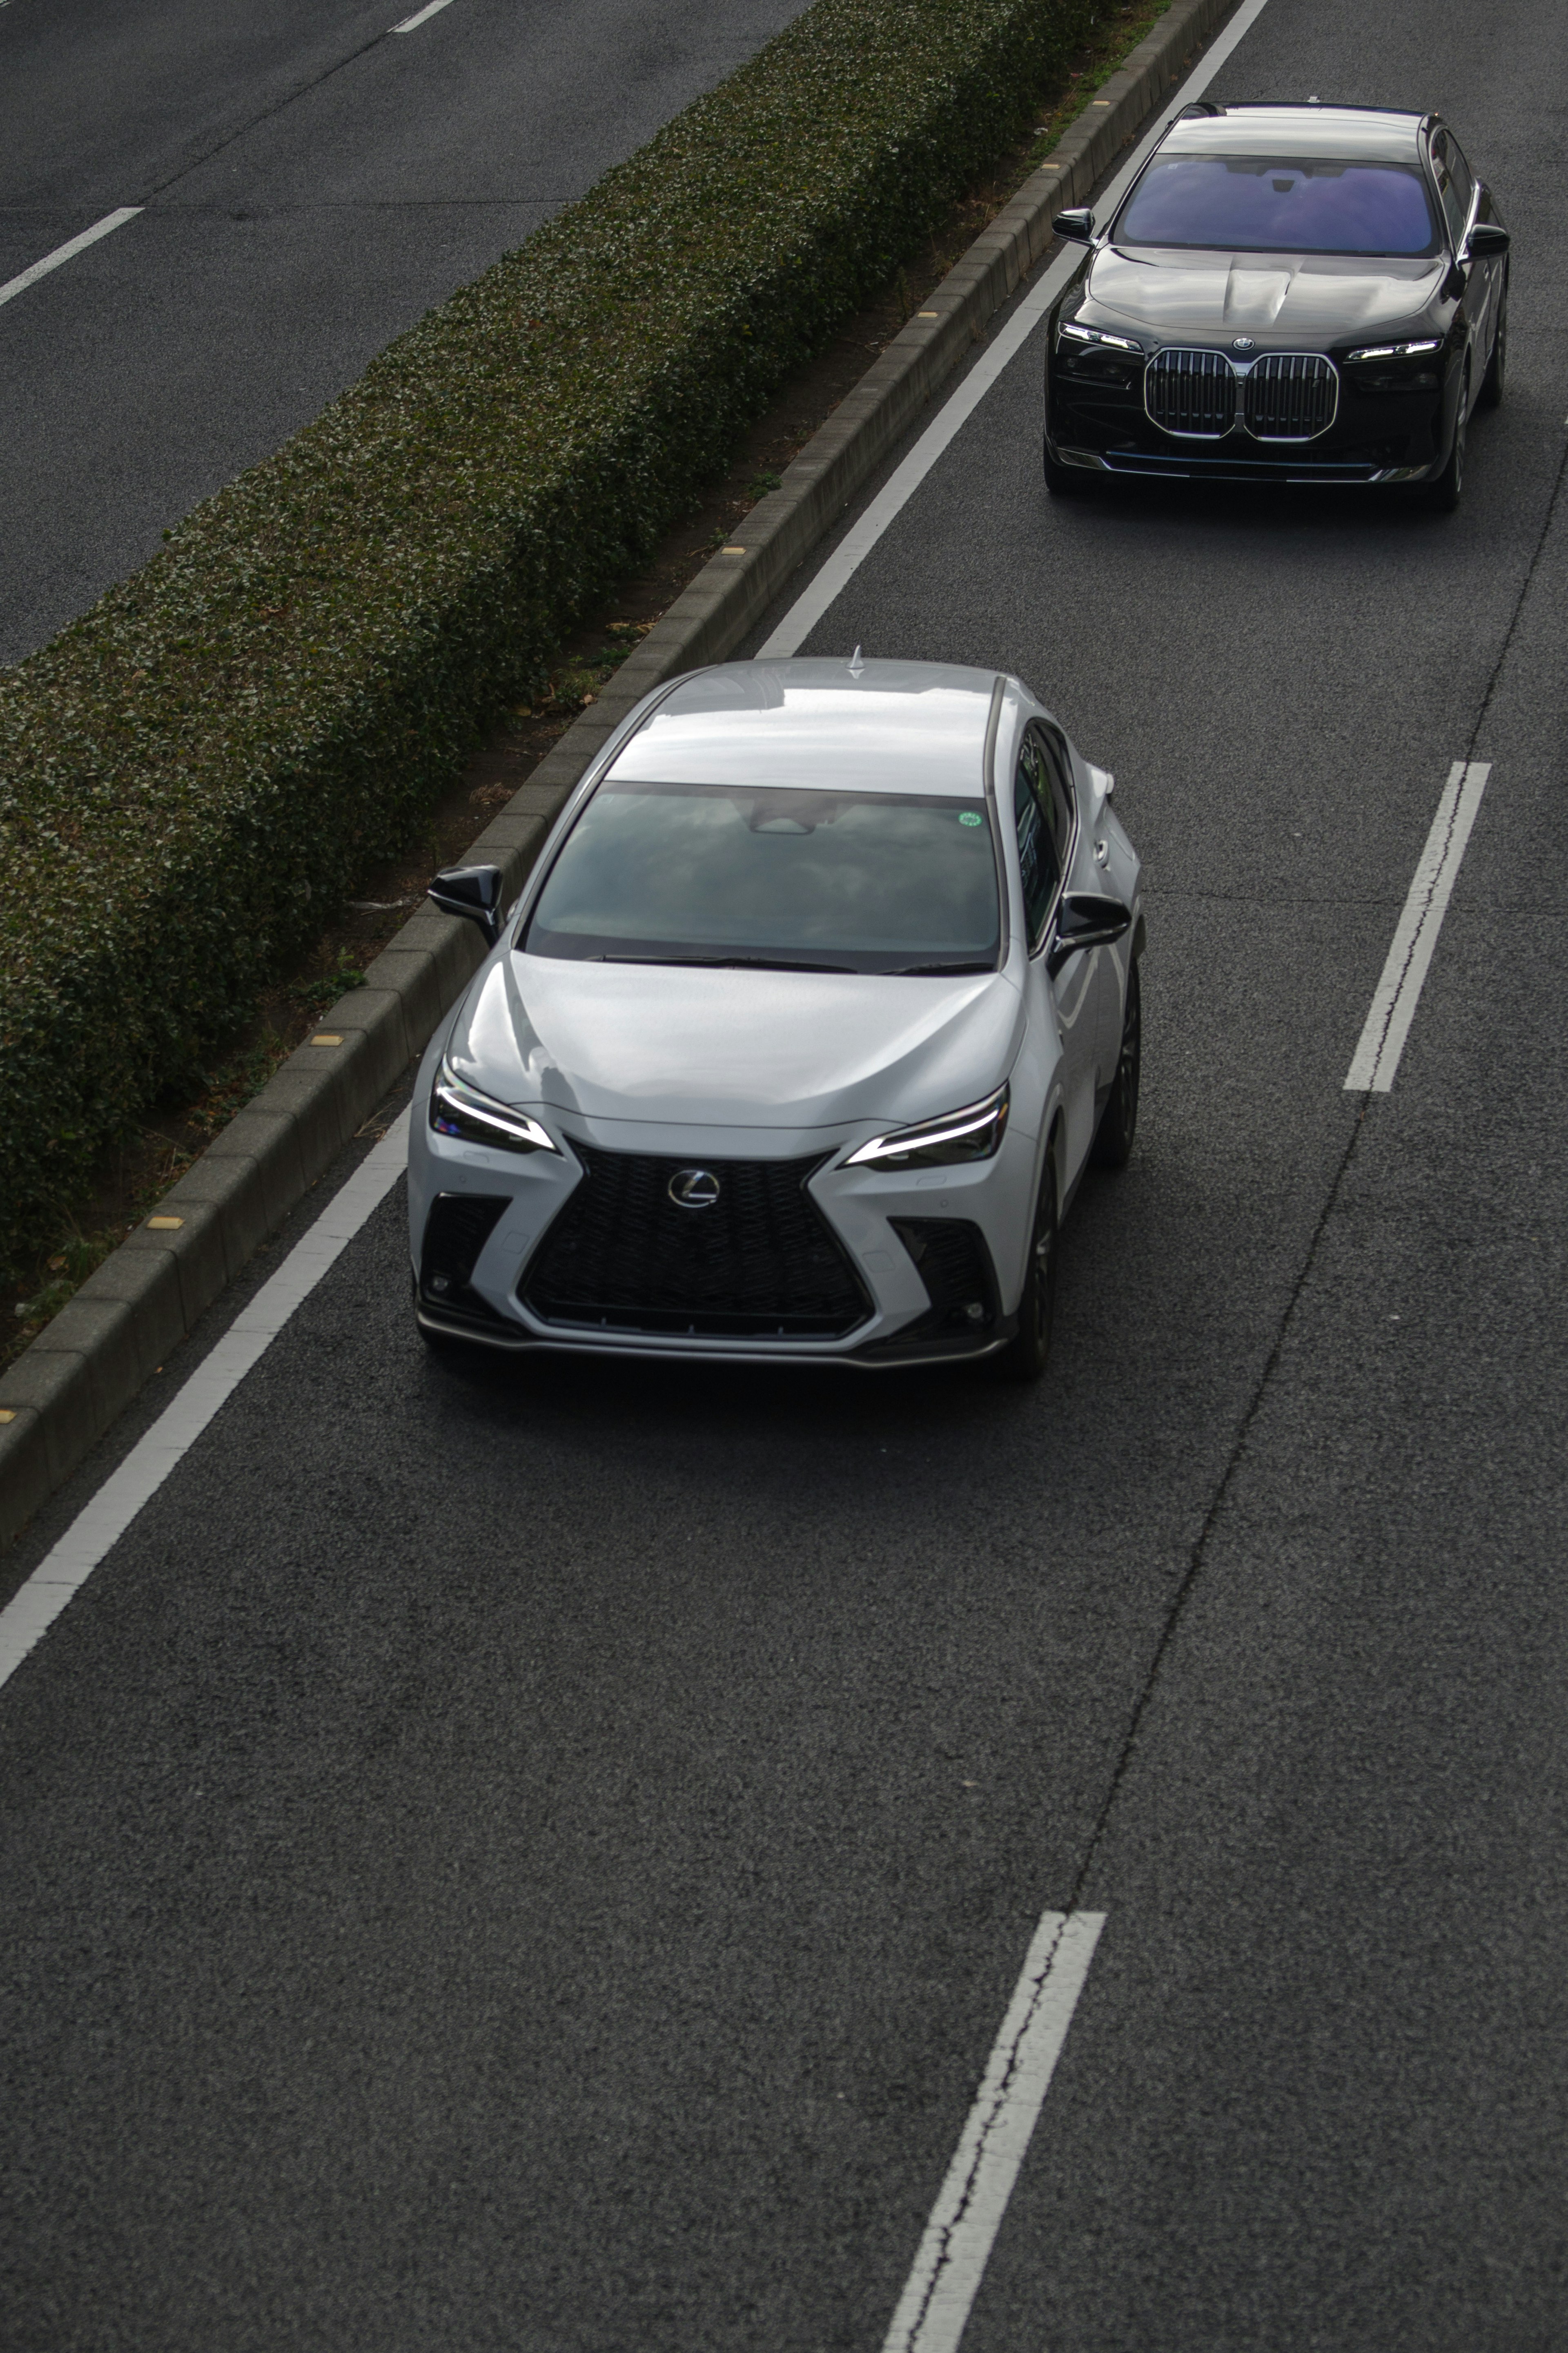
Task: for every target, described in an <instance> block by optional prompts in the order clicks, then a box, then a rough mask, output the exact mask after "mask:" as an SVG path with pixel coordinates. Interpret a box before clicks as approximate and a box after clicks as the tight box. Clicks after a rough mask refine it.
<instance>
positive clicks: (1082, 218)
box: [1051, 205, 1094, 245]
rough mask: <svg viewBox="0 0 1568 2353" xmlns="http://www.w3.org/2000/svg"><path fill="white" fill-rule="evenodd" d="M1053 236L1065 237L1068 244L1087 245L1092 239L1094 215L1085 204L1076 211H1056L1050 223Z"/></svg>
mask: <svg viewBox="0 0 1568 2353" xmlns="http://www.w3.org/2000/svg"><path fill="white" fill-rule="evenodd" d="M1051 235H1052V236H1053V237H1066V238H1067V240H1068V244H1069V245H1089V244H1092V242H1093V240H1094V215H1093V214H1092V213H1091V212H1090V211H1089V206H1087V205H1079V206H1078V208H1077V210H1076V211H1074V212H1070V213H1058V215H1057V216H1056V218H1055V220H1054V221H1053V222H1052V223H1051Z"/></svg>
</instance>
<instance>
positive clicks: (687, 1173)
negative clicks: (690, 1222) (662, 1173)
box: [668, 1168, 719, 1209]
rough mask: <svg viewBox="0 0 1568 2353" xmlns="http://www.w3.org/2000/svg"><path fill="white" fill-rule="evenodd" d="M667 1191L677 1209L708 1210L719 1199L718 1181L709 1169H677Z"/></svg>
mask: <svg viewBox="0 0 1568 2353" xmlns="http://www.w3.org/2000/svg"><path fill="white" fill-rule="evenodd" d="M668 1190H669V1198H670V1199H671V1200H672V1201H673V1202H674V1203H675V1206H676V1208H678V1209H710V1208H712V1207H713V1204H714V1202H715V1201H716V1200H717V1199H718V1198H719V1179H718V1178H717V1176H714V1174H713V1171H712V1170H711V1168H678V1169H677V1170H676V1172H675V1174H674V1176H672V1177H671V1178H670V1180H669V1187H668Z"/></svg>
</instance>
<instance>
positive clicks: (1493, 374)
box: [1476, 278, 1508, 408]
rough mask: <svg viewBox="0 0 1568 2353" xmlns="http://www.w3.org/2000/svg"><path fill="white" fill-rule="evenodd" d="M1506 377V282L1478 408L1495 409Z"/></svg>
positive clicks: (1477, 401)
mask: <svg viewBox="0 0 1568 2353" xmlns="http://www.w3.org/2000/svg"><path fill="white" fill-rule="evenodd" d="M1507 376H1508V280H1507V279H1506V278H1505V279H1504V280H1503V288H1502V301H1501V302H1500V304H1499V306H1498V314H1497V332H1496V334H1495V335H1494V336H1493V337H1492V355H1491V357H1490V359H1489V361H1488V362H1487V372H1486V374H1485V375H1484V376H1482V378H1481V388H1480V391H1479V393H1478V394H1477V396H1476V406H1477V407H1478V408H1496V407H1497V406H1498V405H1499V403H1500V401H1501V399H1502V395H1503V385H1504V383H1505V382H1506V380H1507Z"/></svg>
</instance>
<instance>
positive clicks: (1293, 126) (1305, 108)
mask: <svg viewBox="0 0 1568 2353" xmlns="http://www.w3.org/2000/svg"><path fill="white" fill-rule="evenodd" d="M1431 120H1432V117H1431V116H1430V115H1427V114H1405V113H1399V112H1395V111H1394V110H1393V109H1391V108H1386V107H1374V106H1319V105H1295V106H1281V105H1279V104H1277V103H1272V102H1269V101H1266V100H1259V101H1258V102H1256V103H1250V104H1247V105H1239V106H1214V105H1210V106H1205V107H1204V108H1203V110H1202V111H1199V109H1198V108H1196V107H1194V108H1193V109H1191V111H1188V112H1186V113H1184V114H1181V115H1178V117H1177V119H1176V121H1174V122H1173V124H1172V125H1171V128H1170V130H1169V132H1167V133H1166V135H1165V137H1164V139H1163V142H1162V144H1161V152H1162V153H1164V154H1177V155H1253V154H1256V153H1258V149H1259V148H1260V147H1262V148H1268V149H1272V150H1273V151H1274V153H1277V154H1281V155H1283V154H1290V155H1300V156H1301V157H1303V158H1307V157H1310V156H1314V155H1321V156H1322V157H1323V158H1325V160H1331V161H1337V162H1344V163H1350V162H1353V161H1358V160H1359V161H1363V162H1366V163H1369V164H1414V163H1415V161H1416V160H1417V158H1418V157H1419V155H1420V152H1421V148H1420V134H1421V128H1422V125H1423V124H1424V123H1426V122H1429V121H1431Z"/></svg>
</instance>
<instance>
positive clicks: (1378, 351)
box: [1345, 335, 1443, 361]
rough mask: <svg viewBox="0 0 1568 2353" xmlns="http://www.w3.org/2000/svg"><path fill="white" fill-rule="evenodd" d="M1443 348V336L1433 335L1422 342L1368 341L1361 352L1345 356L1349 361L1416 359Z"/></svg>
mask: <svg viewBox="0 0 1568 2353" xmlns="http://www.w3.org/2000/svg"><path fill="white" fill-rule="evenodd" d="M1442 348H1443V342H1442V337H1441V336H1440V335H1433V336H1431V337H1429V338H1428V340H1427V341H1426V343H1368V344H1366V345H1365V347H1364V348H1363V350H1361V351H1359V352H1347V353H1345V358H1346V359H1347V361H1350V360H1414V359H1418V358H1420V356H1421V354H1422V353H1424V352H1439V351H1441V350H1442Z"/></svg>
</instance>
